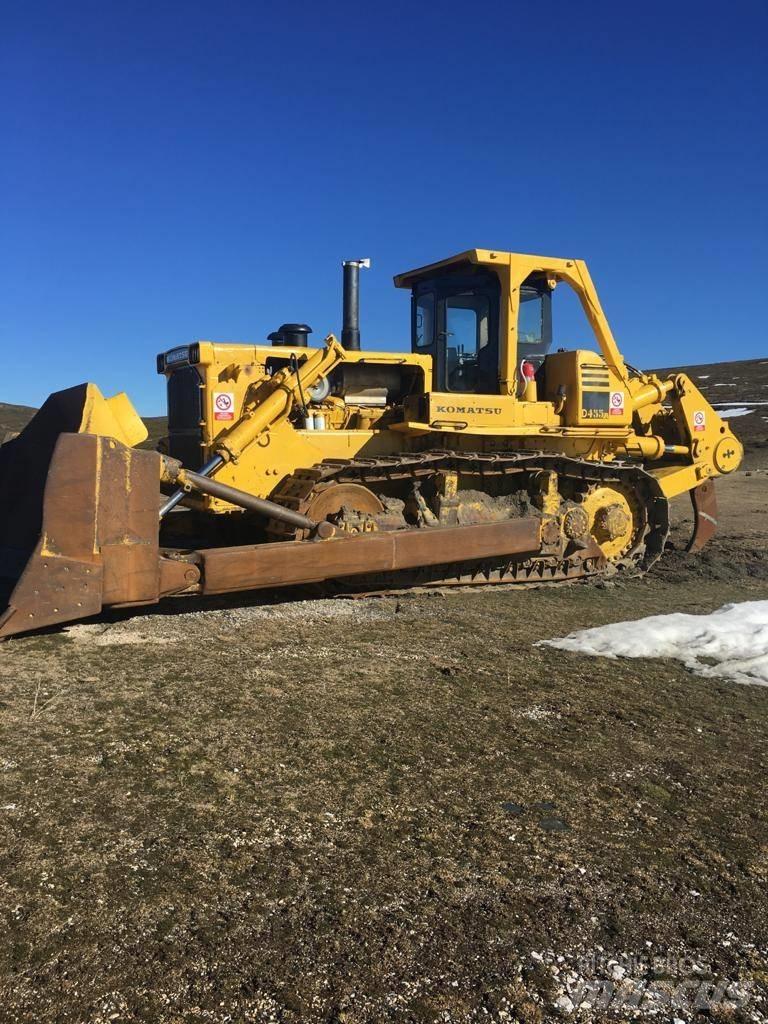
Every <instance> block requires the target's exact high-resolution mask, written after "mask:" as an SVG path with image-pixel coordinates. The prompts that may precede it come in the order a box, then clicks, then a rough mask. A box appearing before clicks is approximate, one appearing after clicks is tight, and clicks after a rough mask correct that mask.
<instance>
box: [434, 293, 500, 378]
mask: <svg viewBox="0 0 768 1024" xmlns="http://www.w3.org/2000/svg"><path fill="white" fill-rule="evenodd" d="M489 307H490V303H489V301H488V296H487V295H480V294H477V293H472V292H466V293H465V294H463V295H452V296H450V297H448V298H446V300H445V334H446V369H447V375H446V376H447V384H448V390H449V391H474V390H475V388H476V387H477V376H478V374H477V357H478V354H479V352H480V351H481V350H482V349H484V348H485V347H486V346H487V344H488V319H489V312H490V308H489Z"/></svg>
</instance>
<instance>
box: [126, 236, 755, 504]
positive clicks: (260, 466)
mask: <svg viewBox="0 0 768 1024" xmlns="http://www.w3.org/2000/svg"><path fill="white" fill-rule="evenodd" d="M466 264H473V265H477V266H483V267H485V268H488V269H491V270H492V271H493V272H494V273H495V274H496V275H497V276H498V278H499V282H500V289H501V308H500V325H499V329H500V338H499V386H498V393H496V394H457V393H455V392H451V393H444V392H437V391H433V390H432V360H431V358H430V357H429V356H424V355H418V354H411V353H395V352H373V351H367V350H364V351H362V352H351V351H345V350H344V349H342V348H341V346H340V345H339V344H338V342H337V341H336V339H335V338H334V337H333V336H332V335H329V337H328V338H327V339H326V341H325V344H324V346H323V347H322V348H298V349H295V350H294V349H291V348H286V347H282V346H277V347H274V346H266V345H237V344H231V343H226V344H219V343H214V342H210V341H201V342H199V343H198V346H197V347H198V349H199V353H200V356H199V360H198V362H197V363H196V369H197V372H198V374H199V376H200V387H201V396H202V419H201V433H202V444H203V451H202V452H201V457H200V462H201V463H202V462H204V461H206V460H207V459H208V458H210V457H211V456H212V455H213V454H215V453H219V454H220V455H221V456H222V457H223V458H224V460H225V465H223V466H222V467H221V468H220V469H219V470H217V472H216V476H217V478H218V479H220V480H222V482H224V483H229V484H231V485H233V486H236V487H240V488H242V489H243V490H246V491H249V492H250V493H253V494H257V495H259V496H262V497H268V496H269V495H271V494H272V493H273V492H274V490H275V488H276V487H277V486H278V485H279V484H280V483H281V482H282V481H283V480H284V479H285V477H286V476H288V475H290V474H292V473H294V472H295V471H296V470H298V469H306V468H309V467H311V466H313V465H316V464H318V463H320V462H322V461H324V460H326V459H350V458H355V457H358V456H361V457H366V456H379V455H384V454H388V453H397V452H402V451H410V450H419V451H420V450H424V449H428V448H456V449H458V450H461V451H470V452H471V451H481V452H500V451H509V450H520V449H537V450H542V451H545V452H550V453H561V454H564V455H567V456H569V457H572V458H580V459H587V460H601V461H610V460H612V459H615V458H621V459H631V460H632V459H633V460H638V461H642V462H644V463H646V464H647V465H648V468H649V471H650V472H652V473H653V475H654V476H656V477H657V478H658V480H659V482H660V484H661V486H662V489H663V491H664V493H665V494H667V495H668V496H670V497H671V496H674V495H675V494H679V493H681V492H683V491H685V490H689V489H690V488H692V487H695V486H697V485H698V484H699V483H701V482H702V481H703V480H706V479H709V478H710V477H714V476H717V475H720V474H722V473H725V472H732V471H733V470H734V469H735V468H736V467H737V466H738V465H739V463H740V461H741V457H742V448H741V445H740V444H739V442H738V440H737V439H736V438H735V437H734V435H733V434H732V432H731V431H730V428H729V427H728V425H727V424H724V423H723V421H722V420H721V419H720V418H719V417H718V415H717V413H716V412H715V411H714V410H713V409H712V407H711V406H710V405H709V403H707V402H706V400H705V399H704V397H703V396H702V395H701V393H700V392H699V391H698V390H697V389H696V388H695V386H694V385H693V384H692V383H691V381H690V380H689V379H688V378H687V377H685V376H684V375H676V376H673V377H670V378H669V379H667V380H663V379H661V378H659V377H657V376H655V375H653V374H637V373H636V372H634V371H632V372H630V371H629V370H628V369H627V366H626V364H625V363H624V359H623V357H622V355H621V353H620V351H619V349H618V346H617V344H616V341H615V339H614V337H613V334H612V332H611V329H610V326H609V324H608V321H607V319H606V317H605V314H604V312H603V309H602V306H601V305H600V300H599V298H598V296H597V292H596V290H595V286H594V284H593V282H592V279H591V277H590V275H589V271H588V269H587V266H586V264H585V263H584V262H583V261H582V260H576V259H559V258H551V257H545V256H531V255H524V254H520V253H509V252H498V251H492V250H487V249H471V250H468V251H467V252H464V253H460V254H459V255H458V256H454V257H451V258H450V259H448V260H443V261H441V262H440V263H436V264H431V265H430V266H429V267H426V268H424V267H422V268H420V269H418V270H414V271H410V272H409V273H406V274H401V275H399V276H398V277H397V278H395V283H396V284H397V285H398V286H400V287H406V288H409V287H411V286H412V284H413V282H414V281H416V280H421V279H423V278H424V277H425V276H427V275H429V274H431V273H435V272H440V273H443V272H445V271H446V270H447V269H448V268H450V267H451V266H457V265H466ZM531 274H536V275H542V276H544V277H546V279H547V280H548V282H549V284H550V286H551V287H554V286H564V287H569V288H572V289H573V291H574V292H575V293H576V295H577V297H578V298H579V300H580V302H581V305H582V308H583V310H584V313H585V316H586V319H587V321H588V323H589V325H590V326H591V328H592V333H593V336H594V347H593V348H583V349H578V350H574V351H566V352H553V353H551V354H549V355H548V356H547V358H546V364H545V366H546V373H545V383H544V386H543V387H538V388H532V387H528V388H527V389H525V390H523V392H522V397H518V396H519V394H520V391H521V383H520V379H519V372H518V363H519V353H518V338H517V317H518V306H519V294H520V288H521V286H522V285H523V283H524V282H525V281H526V280H527V278H528V277H529V276H530V275H531ZM293 354H295V355H296V356H297V358H298V359H299V360H301V361H302V362H301V364H300V367H299V375H298V377H297V375H296V374H295V373H294V372H293V371H292V369H291V367H290V365H287V364H288V360H289V359H290V357H291V356H292V355H293ZM341 363H344V364H354V363H364V364H366V365H369V366H370V365H373V366H374V367H376V366H380V367H382V369H383V370H387V369H388V368H392V367H395V366H404V367H408V368H412V373H413V374H414V375H415V379H416V384H415V386H414V387H413V388H412V389H411V393H409V394H408V395H407V396H406V397H405V399H404V401H403V402H402V404H401V405H398V406H388V407H386V408H383V407H381V408H380V407H376V406H375V405H370V404H369V405H367V406H365V405H355V403H354V401H350V400H345V399H343V398H340V397H339V396H338V395H329V396H328V397H327V398H326V399H325V400H324V401H322V402H321V403H320V404H319V405H317V406H315V407H314V411H315V412H317V413H319V414H321V415H322V417H323V422H324V425H325V429H322V430H311V429H306V428H303V427H302V426H301V424H300V423H299V422H298V419H299V418H298V417H297V408H298V407H300V405H301V401H302V394H303V396H304V398H305V399H308V392H309V390H310V388H311V387H312V386H313V384H316V383H318V382H320V381H322V379H323V378H325V377H327V376H328V375H329V374H332V373H333V370H334V369H335V368H336V367H338V366H339V365H340V364H341ZM299 385H301V386H299ZM222 393H224V394H225V396H226V401H227V402H231V419H224V418H222V416H221V413H220V412H217V408H216V399H217V397H220V396H221V394H222ZM534 395H535V397H536V399H537V400H535V401H534V400H532V399H533V397H534ZM113 401H114V400H113ZM701 413H703V421H702V422H701V423H699V422H698V420H699V419H701V417H700V415H699V414H701ZM694 420H696V422H694ZM112 429H115V428H114V427H113V428H112ZM113 436H114V435H113ZM198 500H199V503H200V505H201V506H203V507H205V508H206V509H208V510H210V511H214V512H224V511H231V509H232V506H230V505H228V504H227V503H225V502H222V501H220V500H218V499H214V498H210V497H205V498H200V499H198Z"/></svg>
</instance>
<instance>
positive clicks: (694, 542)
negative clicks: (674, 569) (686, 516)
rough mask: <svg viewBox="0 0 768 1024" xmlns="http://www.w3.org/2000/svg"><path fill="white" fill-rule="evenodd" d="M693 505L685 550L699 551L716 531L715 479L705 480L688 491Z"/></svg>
mask: <svg viewBox="0 0 768 1024" xmlns="http://www.w3.org/2000/svg"><path fill="white" fill-rule="evenodd" d="M689 493H690V495H691V504H692V505H693V534H692V536H691V539H690V540H689V541H688V546H687V547H686V549H685V550H686V551H701V549H702V548H703V547H704V545H705V544H708V543H709V541H711V540H712V538H713V537H714V535H715V533H716V532H717V494H716V492H715V481H714V480H707V481H705V482H704V483H703V484H699V486H698V487H694V488H693V490H692V491H690V492H689Z"/></svg>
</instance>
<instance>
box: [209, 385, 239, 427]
mask: <svg viewBox="0 0 768 1024" xmlns="http://www.w3.org/2000/svg"><path fill="white" fill-rule="evenodd" d="M213 418H214V419H215V420H233V419H234V418H235V393H234V391H214V392H213Z"/></svg>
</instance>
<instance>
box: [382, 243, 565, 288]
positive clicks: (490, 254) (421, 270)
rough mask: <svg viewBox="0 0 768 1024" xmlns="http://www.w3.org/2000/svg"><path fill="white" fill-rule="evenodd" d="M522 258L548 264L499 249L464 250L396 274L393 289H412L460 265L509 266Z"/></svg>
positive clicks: (543, 259)
mask: <svg viewBox="0 0 768 1024" xmlns="http://www.w3.org/2000/svg"><path fill="white" fill-rule="evenodd" d="M518 258H522V259H525V260H531V259H534V260H542V261H543V262H549V261H548V260H546V259H545V258H544V257H540V256H529V255H525V254H523V253H516V252H503V251H501V250H500V249H466V250H465V251H464V252H460V253H457V254H456V255H455V256H449V257H448V258H447V259H445V260H439V261H438V262H437V263H429V264H427V266H426V267H417V268H416V269H415V270H407V271H406V272H405V273H404V274H397V275H396V276H395V279H394V280H395V287H396V288H412V287H413V285H414V284H415V283H416V282H417V281H422V280H424V278H429V277H434V275H435V273H436V272H438V271H440V270H445V269H447V268H450V267H459V266H461V265H462V264H463V265H466V264H467V263H470V264H475V265H477V266H487V267H493V266H499V265H500V264H501V265H506V266H509V264H510V263H512V262H513V261H514V260H515V259H518Z"/></svg>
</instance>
